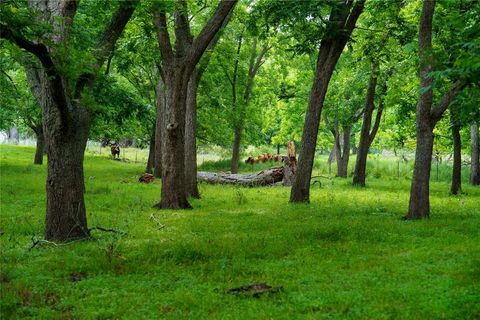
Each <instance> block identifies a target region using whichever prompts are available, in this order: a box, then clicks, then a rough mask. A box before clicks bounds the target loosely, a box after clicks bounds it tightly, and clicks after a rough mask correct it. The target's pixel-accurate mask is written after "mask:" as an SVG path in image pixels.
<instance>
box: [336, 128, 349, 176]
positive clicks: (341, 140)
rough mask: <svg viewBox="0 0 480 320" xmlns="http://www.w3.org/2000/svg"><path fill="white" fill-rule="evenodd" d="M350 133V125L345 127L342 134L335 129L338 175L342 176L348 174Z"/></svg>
mask: <svg viewBox="0 0 480 320" xmlns="http://www.w3.org/2000/svg"><path fill="white" fill-rule="evenodd" d="M350 133H351V128H350V127H346V128H344V129H343V134H342V135H340V132H339V131H338V130H336V131H335V144H336V148H335V150H336V152H337V154H336V158H337V177H341V178H346V177H347V176H348V161H349V159H350Z"/></svg>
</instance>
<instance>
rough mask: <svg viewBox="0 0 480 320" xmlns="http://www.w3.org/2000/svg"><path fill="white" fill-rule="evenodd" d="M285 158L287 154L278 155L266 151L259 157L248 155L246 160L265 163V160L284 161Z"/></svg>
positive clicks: (252, 162)
mask: <svg viewBox="0 0 480 320" xmlns="http://www.w3.org/2000/svg"><path fill="white" fill-rule="evenodd" d="M284 158H285V156H281V155H279V154H277V155H271V154H270V153H264V154H261V155H259V156H257V157H248V159H247V160H245V163H246V164H252V165H253V164H256V163H260V162H262V163H265V162H268V161H273V162H280V161H284Z"/></svg>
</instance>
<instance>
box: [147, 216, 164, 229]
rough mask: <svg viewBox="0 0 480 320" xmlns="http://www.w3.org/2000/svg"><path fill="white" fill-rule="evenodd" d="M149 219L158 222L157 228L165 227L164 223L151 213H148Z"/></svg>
mask: <svg viewBox="0 0 480 320" xmlns="http://www.w3.org/2000/svg"><path fill="white" fill-rule="evenodd" d="M150 220H153V221H154V222H155V223H156V224H158V227H157V230H161V229H163V228H165V225H164V224H162V223H161V222H160V220H158V219H157V217H155V216H154V215H153V213H152V214H151V215H150Z"/></svg>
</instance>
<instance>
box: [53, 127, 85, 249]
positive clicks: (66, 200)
mask: <svg viewBox="0 0 480 320" xmlns="http://www.w3.org/2000/svg"><path fill="white" fill-rule="evenodd" d="M77 125H79V126H83V125H82V124H81V123H78V124H77ZM87 128H88V127H87ZM79 129H80V130H81V131H79V132H78V134H73V133H72V134H71V135H70V137H68V138H64V137H60V136H58V135H56V133H55V132H54V130H52V128H47V131H49V133H48V135H49V136H50V137H49V138H48V140H49V142H50V143H49V147H48V175H47V217H46V231H45V238H46V239H47V240H57V241H65V240H71V239H78V238H86V237H89V231H88V228H87V217H86V210H85V201H84V193H85V185H84V176H83V155H84V152H85V147H86V143H87V135H85V134H83V133H85V129H86V128H79ZM52 131H53V132H52Z"/></svg>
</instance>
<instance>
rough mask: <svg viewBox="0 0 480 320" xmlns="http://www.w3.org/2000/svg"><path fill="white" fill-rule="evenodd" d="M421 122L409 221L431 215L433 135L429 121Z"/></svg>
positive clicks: (419, 124)
mask: <svg viewBox="0 0 480 320" xmlns="http://www.w3.org/2000/svg"><path fill="white" fill-rule="evenodd" d="M419 122H422V120H417V147H416V149H415V165H414V171H413V177H412V186H411V190H410V204H409V207H408V214H407V216H406V218H407V219H421V218H425V217H428V216H429V215H430V170H431V167H432V151H433V133H432V129H431V127H430V125H429V124H428V122H427V121H423V123H419Z"/></svg>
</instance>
